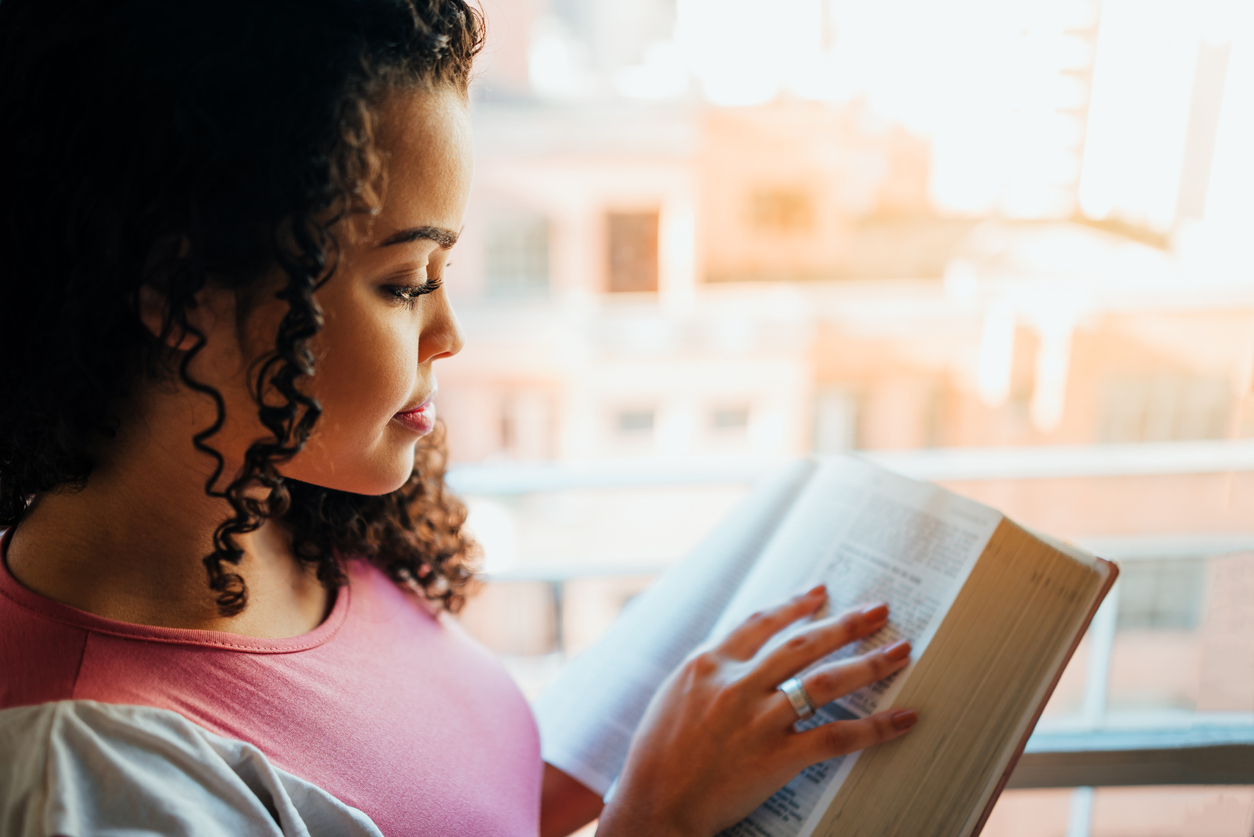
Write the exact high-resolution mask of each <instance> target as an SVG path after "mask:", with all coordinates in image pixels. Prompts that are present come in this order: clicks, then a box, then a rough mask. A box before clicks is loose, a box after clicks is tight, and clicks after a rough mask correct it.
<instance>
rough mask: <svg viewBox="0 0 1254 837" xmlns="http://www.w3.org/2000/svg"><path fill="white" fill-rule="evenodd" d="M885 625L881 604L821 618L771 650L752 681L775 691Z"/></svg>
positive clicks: (886, 620) (884, 606)
mask: <svg viewBox="0 0 1254 837" xmlns="http://www.w3.org/2000/svg"><path fill="white" fill-rule="evenodd" d="M887 622H888V605H886V604H884V603H883V602H880V603H879V604H874V605H869V606H867V607H864V608H861V609H860V610H851V611H849V612H848V613H842V614H841V615H840V616H836V617H833V618H831V619H824V620H823V621H822V622H818V623H816V624H815V625H814V626H812V627H810V628H807V629H806V630H804V631H802V632H801V633H798V634H797V635H796V636H794V637H791V638H790V639H788V641H786V642H785V643H784V644H783V645H781V646H779V647H778V648H776V649H775V650H773V651H771V653H770V654H768V655H767V657H766V659H764V660H763V661H762V663H761V664H760V665H759V666H758V667H757V669H756V670H755V671H754V673H753V678H754V680H756V681H757V682H758V683H759V684H760V685H761V686H762V687H764V688H766V689H774V688H775V687H776V686H778V685H779V684H780V683H782V682H784V681H785V680H787V679H788V678H789V677H792V676H793V675H795V674H796V673H797V672H799V671H801V670H803V669H805V668H806V667H808V666H810V665H811V664H813V663H815V662H817V661H819V660H821V659H823V658H824V657H826V656H827V655H828V654H830V653H832V652H833V651H835V650H836V649H838V648H841V647H843V646H845V645H848V644H849V643H851V642H853V641H854V640H858V639H862V638H863V637H868V636H870V635H871V634H873V633H875V632H876V631H878V630H879V629H880V628H882V627H884V625H885V624H887ZM907 653H909V652H908V651H907ZM876 679H878V678H876ZM872 682H874V681H872ZM806 688H807V689H808V688H809V686H807V687H806ZM811 695H812V696H813V693H811ZM826 702H827V701H826V700H825V701H823V702H822V703H818V702H816V703H815V704H814V705H815V706H822V705H823V703H826Z"/></svg>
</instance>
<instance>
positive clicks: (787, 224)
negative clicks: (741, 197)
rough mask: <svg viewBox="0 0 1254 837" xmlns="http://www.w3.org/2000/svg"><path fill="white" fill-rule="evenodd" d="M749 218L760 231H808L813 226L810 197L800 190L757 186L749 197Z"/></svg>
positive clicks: (812, 206)
mask: <svg viewBox="0 0 1254 837" xmlns="http://www.w3.org/2000/svg"><path fill="white" fill-rule="evenodd" d="M749 220H750V223H751V224H752V225H753V227H754V228H755V229H757V230H760V231H761V232H766V233H803V232H808V231H809V230H810V229H811V228H812V227H813V226H814V200H813V198H812V197H811V195H810V193H809V192H807V191H805V190H803V189H757V190H755V191H754V192H753V194H752V195H750V197H749Z"/></svg>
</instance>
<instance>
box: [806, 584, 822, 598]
mask: <svg viewBox="0 0 1254 837" xmlns="http://www.w3.org/2000/svg"><path fill="white" fill-rule="evenodd" d="M806 595H807V596H813V597H815V598H819V597H822V596H826V595H827V585H826V584H817V585H815V586H814V587H812V588H810V591H809V592H808V593H806Z"/></svg>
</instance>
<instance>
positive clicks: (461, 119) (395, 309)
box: [282, 90, 473, 494]
mask: <svg viewBox="0 0 1254 837" xmlns="http://www.w3.org/2000/svg"><path fill="white" fill-rule="evenodd" d="M376 139H377V147H378V150H379V151H380V152H381V154H382V156H383V159H384V166H385V171H386V176H387V180H386V188H385V190H384V195H383V201H382V205H381V207H380V211H379V213H378V214H377V215H373V216H355V217H354V219H353V221H352V222H351V223H350V224H349V226H350V227H351V228H350V229H348V230H346V231H345V233H346V234H344V235H341V236H340V238H341V240H342V258H341V262H340V266H339V268H338V269H337V270H336V272H335V275H334V276H333V278H332V279H331V281H329V282H327V283H326V284H325V285H323V287H322V288H321V289H320V290H319V291H318V292H317V295H316V296H317V300H318V302H319V304H320V305H321V306H322V310H323V312H324V316H325V324H324V327H323V329H322V332H321V333H320V334H319V335H318V336H317V337H316V338H315V340H314V341H313V350H314V354H315V357H316V362H315V372H314V375H313V378H312V381H311V382H310V383H311V386H310V387H309V390H310V392H311V394H312V395H313V396H314V397H315V398H317V400H318V401H319V403H321V405H322V411H323V412H322V417H321V419H320V420H319V421H318V424H317V426H316V428H315V431H314V435H313V437H312V438H311V439H310V441H309V444H308V445H307V446H306V448H305V449H304V450H303V451H302V452H301V453H300V454H299V455H298V456H296V457H295V458H294V459H293V460H292V461H291V462H290V463H288V464H287V465H285V466H283V468H282V471H283V473H284V475H285V476H289V477H292V478H294V479H298V480H300V481H302V482H309V483H314V484H316V485H321V486H325V487H327V488H335V489H339V490H341V491H349V492H353V493H356V494H383V493H386V492H389V491H395V490H396V489H397V488H399V487H400V486H401V485H403V484H404V482H405V480H406V479H408V477H409V474H410V472H411V471H412V470H413V465H414V448H415V446H416V445H417V443H418V440H419V438H420V437H421V436H423V435H425V434H426V433H429V432H430V431H431V428H432V425H433V422H434V421H435V408H434V406H433V405H432V403H431V398H432V396H433V395H434V394H435V391H436V378H435V370H434V369H433V364H434V362H435V361H437V360H439V359H441V358H446V357H451V356H452V355H455V354H457V352H458V351H460V350H461V347H462V331H461V326H460V324H459V323H458V321H457V316H456V315H455V314H454V313H453V309H452V308H451V307H450V305H449V301H448V295H447V293H446V292H445V291H444V290H442V289H438V290H434V291H432V292H430V293H420V291H422V290H425V289H427V288H430V287H431V286H432V285H435V284H438V283H440V282H441V281H442V280H443V277H444V268H445V266H446V265H447V263H448V256H449V250H450V249H451V248H452V247H453V245H454V243H455V242H456V241H457V236H458V233H459V232H460V231H461V228H462V216H463V215H464V214H465V211H466V201H467V198H468V197H469V194H470V181H471V174H472V170H473V159H472V152H471V141H470V120H469V117H468V114H467V112H466V104H465V101H464V99H463V98H462V97H461V96H460V95H459V94H458V93H456V92H454V91H451V90H444V91H437V92H411V93H404V94H398V95H395V96H393V97H391V98H390V99H389V101H388V102H387V104H386V105H385V106H384V107H383V108H382V110H381V113H380V120H379V133H378V136H377V138H376ZM424 286H425V287H424Z"/></svg>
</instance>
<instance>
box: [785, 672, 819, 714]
mask: <svg viewBox="0 0 1254 837" xmlns="http://www.w3.org/2000/svg"><path fill="white" fill-rule="evenodd" d="M779 690H780V691H781V692H783V693H784V694H785V695H787V696H788V702H789V703H791V704H792V709H793V711H794V712H796V713H797V720H799V721H804V720H806V719H807V718H809V717H812V716H813V715H814V701H812V700H810V693H809V692H807V691H806V687H805V686H802V685H801V680H800V678H797V677H792V678H789V679H788V680H785V681H784V682H783V683H780V684H779Z"/></svg>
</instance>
